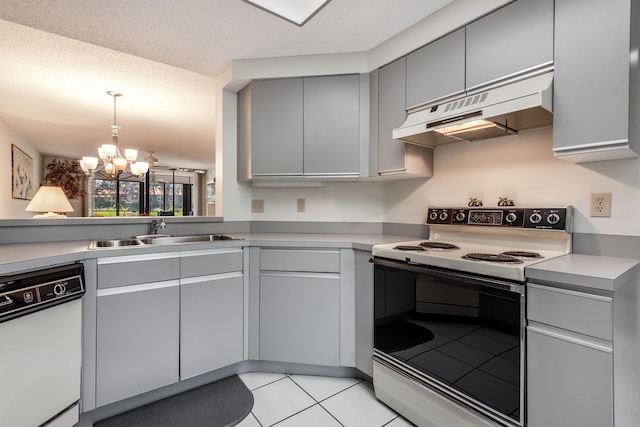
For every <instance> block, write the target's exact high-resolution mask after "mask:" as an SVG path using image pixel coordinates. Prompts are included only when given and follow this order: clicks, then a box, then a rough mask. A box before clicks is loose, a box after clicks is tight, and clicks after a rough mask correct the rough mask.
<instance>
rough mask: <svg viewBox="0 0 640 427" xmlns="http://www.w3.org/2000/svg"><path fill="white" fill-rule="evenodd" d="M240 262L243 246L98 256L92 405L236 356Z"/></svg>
mask: <svg viewBox="0 0 640 427" xmlns="http://www.w3.org/2000/svg"><path fill="white" fill-rule="evenodd" d="M243 259H244V251H243V249H242V248H220V249H206V250H192V251H182V252H169V253H158V254H148V255H147V254H145V255H132V256H117V257H110V258H100V259H98V260H97V293H96V295H97V297H96V300H97V302H96V305H95V307H96V308H95V310H96V313H95V316H96V317H95V318H96V354H95V389H96V395H95V396H96V397H95V402H96V403H95V406H96V407H100V406H104V405H107V404H109V403H113V402H116V401H119V400H123V399H126V398H129V397H132V396H135V395H138V394H141V393H145V392H148V391H151V390H154V389H157V388H160V387H164V386H167V385H170V384H174V383H177V382H178V381H180V380H184V379H187V378H191V377H195V376H197V375H200V374H204V373H207V372H210V371H214V370H216V369H219V368H222V367H225V366H228V365H231V364H233V363H237V362H240V361H242V360H243V359H244V295H245V292H244V268H243V265H244V263H243ZM160 279H163V280H160ZM88 305H89V306H91V304H88ZM87 363H91V361H88V362H87Z"/></svg>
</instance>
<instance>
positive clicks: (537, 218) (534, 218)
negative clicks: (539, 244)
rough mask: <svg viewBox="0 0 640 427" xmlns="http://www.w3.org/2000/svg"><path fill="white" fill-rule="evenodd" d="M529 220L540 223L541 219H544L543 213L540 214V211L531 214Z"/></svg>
mask: <svg viewBox="0 0 640 427" xmlns="http://www.w3.org/2000/svg"><path fill="white" fill-rule="evenodd" d="M529 220H530V221H531V222H532V223H533V224H538V223H539V222H540V221H542V215H540V214H539V213H534V214H531V216H530V217H529Z"/></svg>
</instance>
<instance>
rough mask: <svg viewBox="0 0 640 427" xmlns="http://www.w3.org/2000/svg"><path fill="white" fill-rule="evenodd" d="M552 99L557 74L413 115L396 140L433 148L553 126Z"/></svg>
mask: <svg viewBox="0 0 640 427" xmlns="http://www.w3.org/2000/svg"><path fill="white" fill-rule="evenodd" d="M552 99H553V72H547V73H545V74H540V75H536V76H533V77H529V78H527V79H523V80H518V81H515V82H512V83H508V84H504V85H502V86H498V87H493V88H491V89H485V90H478V91H475V92H473V93H466V94H465V95H464V96H462V97H460V98H458V99H455V100H452V101H447V102H445V103H442V104H430V105H426V106H424V107H421V108H419V109H417V110H413V111H409V114H408V116H407V119H406V120H405V122H404V123H403V124H402V126H400V127H399V128H397V129H394V130H393V138H394V139H400V140H402V141H405V142H408V143H411V144H417V145H423V146H427V147H432V148H433V147H436V146H438V145H441V144H444V143H447V142H456V141H474V140H478V139H486V138H494V137H497V136H505V135H513V134H515V133H517V132H518V131H523V130H531V129H538V128H542V127H548V126H551V124H552V123H553V113H552V112H553V109H552Z"/></svg>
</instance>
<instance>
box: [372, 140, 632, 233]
mask: <svg viewBox="0 0 640 427" xmlns="http://www.w3.org/2000/svg"><path fill="white" fill-rule="evenodd" d="M551 145H552V131H551V129H545V130H539V131H535V132H529V133H524V134H521V135H518V136H508V137H502V138H494V139H491V140H484V141H475V142H472V143H455V144H450V145H445V146H441V147H438V148H437V149H436V151H435V173H434V176H433V178H431V179H430V180H428V181H427V182H425V183H422V184H421V185H419V184H417V183H414V184H411V183H408V182H394V183H387V184H385V191H384V205H385V211H386V216H385V220H386V221H388V222H399V223H418V222H422V221H424V219H425V212H426V209H427V207H428V206H431V205H433V206H450V207H456V206H465V205H466V203H467V202H468V200H469V197H477V198H479V199H481V200H483V201H484V205H485V206H496V204H497V202H498V197H499V196H502V197H509V198H511V199H514V200H515V202H516V204H518V205H529V206H531V205H572V206H574V208H575V217H574V231H575V232H579V233H597V234H617V235H629V236H640V221H638V208H639V207H640V203H639V202H640V159H627V160H612V161H606V162H595V163H586V164H581V165H577V164H573V163H569V162H566V161H564V160H561V159H558V158H554V156H553V153H552V147H551ZM604 192H607V193H608V192H610V193H612V213H611V218H591V217H589V197H590V193H604Z"/></svg>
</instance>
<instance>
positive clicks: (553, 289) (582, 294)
mask: <svg viewBox="0 0 640 427" xmlns="http://www.w3.org/2000/svg"><path fill="white" fill-rule="evenodd" d="M527 287H529V288H532V289H540V290H541V291H549V292H557V293H560V294H566V295H572V296H576V297H580V298H589V299H592V300H596V301H603V302H608V303H611V302H613V298H611V297H605V296H601V295H596V294H590V293H587V292H580V291H572V290H570V289H564V288H556V287H555V286H545V285H538V284H537V283H527Z"/></svg>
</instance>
